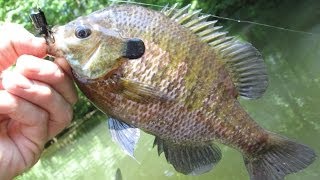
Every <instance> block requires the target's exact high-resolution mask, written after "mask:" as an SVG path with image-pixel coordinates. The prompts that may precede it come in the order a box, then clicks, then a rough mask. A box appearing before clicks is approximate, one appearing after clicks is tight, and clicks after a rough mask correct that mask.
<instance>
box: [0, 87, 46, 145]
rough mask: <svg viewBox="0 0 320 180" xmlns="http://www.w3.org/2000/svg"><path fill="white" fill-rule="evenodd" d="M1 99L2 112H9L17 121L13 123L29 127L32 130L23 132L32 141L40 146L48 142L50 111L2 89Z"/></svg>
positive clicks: (0, 107)
mask: <svg viewBox="0 0 320 180" xmlns="http://www.w3.org/2000/svg"><path fill="white" fill-rule="evenodd" d="M0 99H1V101H0V114H7V115H8V116H9V117H10V118H11V119H13V120H14V121H15V122H13V124H17V122H18V123H21V124H22V125H24V126H26V127H29V129H30V130H26V131H23V132H21V133H23V135H25V136H26V137H27V138H28V139H30V140H31V141H32V142H35V143H36V144H37V145H39V146H41V145H42V144H43V143H44V142H46V140H47V119H48V113H47V112H46V111H45V110H42V109H41V108H39V107H38V106H36V105H34V104H32V103H30V102H28V101H26V100H24V99H22V98H20V97H17V96H14V95H12V94H10V93H9V92H7V91H5V90H2V91H0ZM10 125H12V124H10ZM27 129H28V128H27ZM17 130H18V129H17ZM10 133H13V132H10Z"/></svg>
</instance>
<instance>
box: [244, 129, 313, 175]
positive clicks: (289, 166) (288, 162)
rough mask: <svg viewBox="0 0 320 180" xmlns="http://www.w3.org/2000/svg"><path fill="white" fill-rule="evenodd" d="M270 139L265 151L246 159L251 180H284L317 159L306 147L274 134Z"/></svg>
mask: <svg viewBox="0 0 320 180" xmlns="http://www.w3.org/2000/svg"><path fill="white" fill-rule="evenodd" d="M269 138H270V139H269V141H268V142H269V144H268V145H267V148H266V149H265V150H262V151H260V153H256V155H251V156H245V157H244V162H245V165H246V168H247V170H248V172H249V175H250V179H251V180H282V179H284V176H285V175H287V174H291V173H295V172H298V171H300V170H302V169H304V168H306V167H307V166H308V165H310V164H311V163H312V162H313V161H314V160H315V158H316V154H315V152H314V151H313V150H312V149H311V148H309V147H308V146H306V145H303V144H299V143H296V142H294V141H292V140H289V139H287V138H285V137H281V136H279V135H276V134H273V133H270V134H269Z"/></svg>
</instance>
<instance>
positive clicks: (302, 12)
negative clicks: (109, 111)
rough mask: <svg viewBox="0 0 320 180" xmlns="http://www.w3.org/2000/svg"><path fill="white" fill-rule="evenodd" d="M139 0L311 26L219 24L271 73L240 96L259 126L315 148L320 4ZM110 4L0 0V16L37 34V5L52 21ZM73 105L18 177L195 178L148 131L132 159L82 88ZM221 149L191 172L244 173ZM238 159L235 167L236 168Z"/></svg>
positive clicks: (104, 0)
mask: <svg viewBox="0 0 320 180" xmlns="http://www.w3.org/2000/svg"><path fill="white" fill-rule="evenodd" d="M131 2H134V1H131ZM136 2H139V3H146V4H151V5H152V6H150V7H151V8H154V9H161V7H159V6H165V5H166V4H174V3H180V4H181V5H182V6H183V5H186V4H192V7H193V8H194V9H198V8H200V9H203V13H207V14H214V15H217V16H221V17H227V18H231V19H240V20H249V21H253V22H260V23H264V24H268V25H273V26H280V27H283V28H287V29H294V30H299V31H305V32H311V33H313V35H308V34H305V33H298V32H291V31H288V30H279V29H276V28H271V27H266V26H258V25H254V24H252V23H238V22H235V21H233V20H226V19H219V23H220V24H219V25H223V26H224V27H225V30H227V31H229V32H230V34H232V35H235V36H238V37H239V38H242V39H245V40H247V41H249V42H251V43H252V44H254V46H255V47H256V48H257V49H259V50H260V51H261V52H262V54H263V56H264V58H265V60H266V63H267V67H268V72H269V74H270V85H269V89H268V91H267V93H266V94H265V96H264V97H263V98H261V99H259V100H256V101H244V100H241V103H242V104H243V105H244V106H245V107H246V108H247V110H248V112H249V113H250V114H251V115H252V116H253V117H254V119H256V120H257V121H258V122H259V124H261V125H262V126H263V127H265V128H267V129H270V130H272V131H275V132H279V133H281V134H283V135H286V136H289V137H292V138H295V139H298V140H299V141H301V142H303V143H305V144H308V145H310V146H311V147H313V148H314V149H315V150H316V152H318V154H319V153H320V145H319V143H318V139H317V138H318V137H320V134H319V132H320V123H319V117H320V113H319V104H320V98H319V89H320V76H319V74H320V72H319V66H320V63H319V58H320V51H319V49H320V43H319V42H320V35H319V34H320V24H319V8H318V9H317V8H316V7H320V2H316V1H313V0H306V1H301V0H300V1H299V0H282V1H280V0H264V1H254V0H207V1H200V0H141V1H136ZM37 4H38V5H37ZM110 4H112V1H108V0H92V1H90V0H64V1H60V0H50V1H48V0H39V1H38V2H37V0H24V1H15V0H0V6H1V9H0V21H8V22H15V23H19V24H22V25H23V26H25V27H26V28H27V29H28V30H30V31H31V32H33V33H36V32H35V31H34V29H33V25H32V23H31V20H30V18H29V14H30V12H31V11H32V10H34V9H35V8H36V7H37V6H39V7H40V8H41V9H42V10H43V11H44V13H45V14H46V18H47V21H48V23H49V24H50V25H58V24H64V23H66V22H68V21H70V20H72V19H74V18H76V17H78V16H82V15H85V14H88V13H91V12H93V11H95V10H98V9H102V8H104V7H106V6H108V5H110ZM212 18H214V17H212ZM79 93H80V92H79ZM74 112H75V115H74V120H73V123H72V124H71V125H70V127H69V128H68V129H66V130H65V131H63V132H62V133H61V134H59V135H58V136H57V137H56V138H54V140H53V141H51V142H49V143H48V144H47V147H48V148H47V149H46V151H45V152H44V154H43V157H42V159H41V161H40V162H39V163H38V164H37V165H36V166H35V167H34V168H32V169H31V171H30V172H28V173H26V174H24V175H23V176H21V177H19V178H18V179H88V178H92V176H94V177H96V178H98V179H113V174H115V170H116V169H117V168H118V167H120V169H121V171H122V174H123V176H124V179H126V178H125V177H127V178H128V179H144V178H145V179H151V178H152V177H153V178H155V179H181V180H182V179H192V178H189V177H186V176H182V175H180V174H177V173H176V172H174V171H173V169H172V167H171V166H170V165H168V164H167V163H166V162H165V160H164V158H163V157H162V156H161V157H160V158H159V157H157V156H156V152H155V150H151V149H150V147H151V145H152V137H151V136H147V135H145V134H144V135H143V138H142V141H141V142H140V143H139V147H138V151H137V159H138V161H139V162H141V165H139V164H138V163H136V162H135V161H133V160H131V159H129V158H127V157H125V155H124V154H123V153H122V152H121V151H120V150H119V148H118V147H116V145H114V144H113V143H112V142H110V140H109V139H110V136H109V135H108V133H107V128H106V123H105V116H104V115H103V114H102V113H101V112H99V111H97V110H96V109H95V107H94V106H93V105H91V104H90V103H89V102H88V101H87V99H86V98H85V97H84V96H83V95H82V94H81V93H80V99H79V102H78V103H77V104H76V105H75V107H74ZM50 144H52V145H50ZM222 149H223V151H224V153H223V155H224V158H223V161H222V162H221V163H220V164H219V165H218V167H217V169H216V170H215V171H213V172H212V173H210V174H206V175H204V176H199V177H195V178H194V179H247V174H246V172H245V170H244V166H243V164H242V160H241V157H240V154H238V153H236V152H235V151H233V150H230V149H229V148H222ZM149 151H150V152H149ZM146 152H147V153H148V154H147V155H146ZM233 163H235V165H234V167H232V165H233ZM153 166H154V167H153ZM235 166H236V169H239V170H235ZM150 167H151V168H150ZM319 168H320V163H319V162H316V163H314V164H313V165H312V166H311V167H310V168H308V169H307V170H306V171H305V172H304V173H300V174H299V175H292V176H290V177H289V178H288V179H303V178H305V179H314V180H315V179H319V172H318V169H319ZM227 175H228V176H227ZM229 175H230V176H229ZM103 177H107V178H103ZM150 177H151V178H150Z"/></svg>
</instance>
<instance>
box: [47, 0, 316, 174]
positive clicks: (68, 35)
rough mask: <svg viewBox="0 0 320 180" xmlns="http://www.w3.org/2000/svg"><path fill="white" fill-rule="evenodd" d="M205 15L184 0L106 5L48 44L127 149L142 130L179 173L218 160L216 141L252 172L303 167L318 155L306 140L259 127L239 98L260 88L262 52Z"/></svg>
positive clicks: (63, 29) (261, 90)
mask: <svg viewBox="0 0 320 180" xmlns="http://www.w3.org/2000/svg"><path fill="white" fill-rule="evenodd" d="M207 18H208V16H206V15H200V11H199V10H196V11H191V10H190V6H186V7H184V8H181V9H178V8H177V7H176V6H173V7H170V8H164V9H163V10H162V11H161V12H160V11H155V10H151V9H147V8H144V7H141V6H136V5H116V6H110V7H108V8H106V9H103V10H100V11H97V12H94V13H92V14H90V15H88V16H84V17H79V18H77V19H76V20H74V21H72V22H70V23H68V24H66V25H64V26H59V27H56V28H54V29H53V30H52V31H53V36H54V39H55V43H52V44H50V45H49V50H48V51H49V53H50V54H52V55H54V56H56V57H59V56H62V57H65V58H66V59H67V61H68V63H69V64H70V66H71V68H72V70H73V75H74V79H75V81H76V83H77V85H78V87H79V88H80V89H81V90H82V91H83V93H84V94H85V95H86V96H87V97H88V98H89V99H90V101H91V102H92V103H93V104H95V106H96V107H97V108H99V109H100V110H101V111H103V112H104V113H106V114H107V115H108V116H109V117H110V118H109V120H108V123H109V128H110V131H111V134H112V138H113V140H114V141H116V142H118V143H119V144H120V146H121V148H122V149H124V150H125V151H126V152H127V153H128V154H129V155H131V156H133V151H134V146H135V144H136V143H137V141H138V139H139V129H141V130H143V131H144V132H146V133H149V134H152V135H154V136H155V137H156V138H155V141H154V145H156V146H157V147H158V153H159V154H161V153H163V152H164V154H165V157H166V159H167V161H168V162H169V163H170V164H172V165H173V166H174V168H175V169H176V170H177V171H178V172H181V173H183V174H190V175H198V174H202V173H205V172H208V171H210V170H211V169H212V168H213V167H214V166H215V165H216V164H217V163H218V162H219V161H220V159H221V151H220V149H219V147H218V146H217V145H215V144H214V142H220V143H223V144H225V145H228V146H230V147H233V148H235V149H237V150H239V151H240V152H241V153H242V154H243V157H244V162H245V165H246V168H247V170H248V172H249V175H250V178H251V179H253V180H269V179H270V180H278V179H283V178H284V176H285V175H287V174H290V173H294V172H298V171H299V170H302V169H304V168H306V167H307V166H308V165H310V164H311V163H312V162H313V161H314V159H315V157H316V155H315V153H314V151H313V150H312V149H310V148H309V147H307V146H306V145H302V144H299V143H297V142H295V141H292V140H289V139H287V138H285V137H282V136H280V135H277V134H274V133H272V132H269V131H267V130H265V129H263V128H262V127H260V126H259V125H258V124H257V123H256V122H255V121H254V120H253V119H252V118H251V117H250V116H249V115H248V113H247V112H246V111H245V110H244V109H243V108H242V107H241V105H240V103H239V102H238V100H237V98H238V96H241V97H245V98H248V99H256V98H259V97H261V96H262V95H263V93H264V92H265V90H266V88H267V84H268V76H267V71H266V66H265V64H264V61H263V59H262V56H261V54H260V53H259V52H258V50H257V49H255V48H254V47H253V46H252V45H251V44H250V43H247V42H241V41H238V40H236V39H235V38H233V37H229V36H227V35H226V34H227V33H226V32H223V31H221V27H220V26H215V23H216V21H207Z"/></svg>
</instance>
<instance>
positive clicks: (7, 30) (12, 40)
mask: <svg viewBox="0 0 320 180" xmlns="http://www.w3.org/2000/svg"><path fill="white" fill-rule="evenodd" d="M0 39H1V41H0V71H1V70H3V69H5V68H7V67H9V66H11V65H12V64H14V63H15V61H16V59H17V58H18V57H19V56H21V55H23V54H28V55H33V56H37V57H41V58H42V57H44V56H46V54H47V45H46V41H45V39H44V38H37V37H35V36H34V35H33V34H31V33H30V32H28V31H27V30H26V29H24V28H23V27H22V26H21V25H18V24H13V23H6V24H4V25H3V26H1V27H0Z"/></svg>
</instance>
